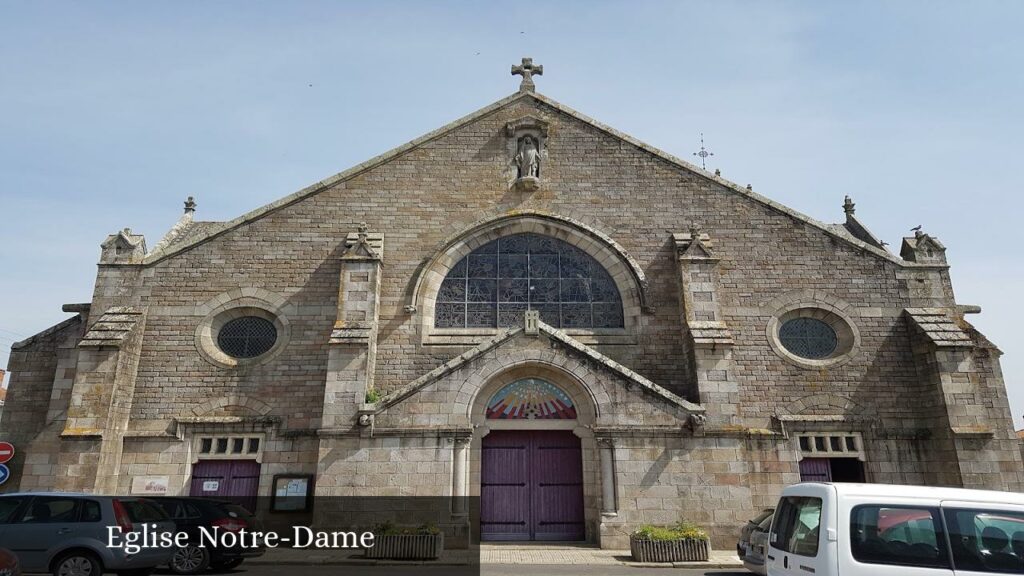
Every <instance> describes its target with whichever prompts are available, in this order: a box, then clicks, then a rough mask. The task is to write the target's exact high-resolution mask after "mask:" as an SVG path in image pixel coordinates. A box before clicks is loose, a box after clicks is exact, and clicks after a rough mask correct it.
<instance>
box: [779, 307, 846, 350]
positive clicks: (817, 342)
mask: <svg viewBox="0 0 1024 576" xmlns="http://www.w3.org/2000/svg"><path fill="white" fill-rule="evenodd" d="M779 341H780V342H782V345H783V346H785V347H786V350H789V351H790V352H791V353H793V354H795V355H797V356H799V357H801V358H807V359H809V360H822V359H825V358H829V357H831V356H832V354H833V353H834V352H835V351H836V348H837V347H838V346H839V335H838V334H836V331H835V329H833V328H832V327H831V326H829V325H828V324H826V323H825V322H822V321H821V320H818V319H817V318H806V317H803V318H793V319H791V320H787V321H786V322H784V323H783V324H782V326H781V327H780V328H779Z"/></svg>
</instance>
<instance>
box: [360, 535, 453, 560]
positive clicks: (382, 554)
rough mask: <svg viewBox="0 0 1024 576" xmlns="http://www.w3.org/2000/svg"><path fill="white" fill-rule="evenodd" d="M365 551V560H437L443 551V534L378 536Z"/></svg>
mask: <svg viewBox="0 0 1024 576" xmlns="http://www.w3.org/2000/svg"><path fill="white" fill-rule="evenodd" d="M373 541H374V545H373V546H372V547H371V548H367V549H366V557H367V558H376V559H380V560H437V559H438V558H439V557H440V556H441V551H442V550H444V534H394V535H389V536H380V535H378V536H377V537H376V538H374V540H373Z"/></svg>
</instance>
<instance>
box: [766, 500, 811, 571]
mask: <svg viewBox="0 0 1024 576" xmlns="http://www.w3.org/2000/svg"><path fill="white" fill-rule="evenodd" d="M821 505H822V503H821V498H812V497H809V496H788V497H786V498H783V499H782V502H780V505H779V510H778V512H777V513H776V514H775V520H774V522H773V523H772V536H771V537H772V541H771V544H772V546H774V547H775V548H777V549H779V550H782V551H783V552H789V553H791V554H796V555H798V556H807V557H814V556H817V555H818V540H819V539H820V537H821V534H820V530H819V528H820V526H821Z"/></svg>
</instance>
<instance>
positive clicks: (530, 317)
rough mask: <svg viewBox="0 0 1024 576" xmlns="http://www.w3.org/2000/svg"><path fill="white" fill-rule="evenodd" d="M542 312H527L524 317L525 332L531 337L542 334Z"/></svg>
mask: <svg viewBox="0 0 1024 576" xmlns="http://www.w3.org/2000/svg"><path fill="white" fill-rule="evenodd" d="M538 322H540V311H539V310H527V311H526V313H525V314H524V315H523V324H524V331H525V332H526V333H527V334H530V335H536V334H539V333H540V326H539V325H538Z"/></svg>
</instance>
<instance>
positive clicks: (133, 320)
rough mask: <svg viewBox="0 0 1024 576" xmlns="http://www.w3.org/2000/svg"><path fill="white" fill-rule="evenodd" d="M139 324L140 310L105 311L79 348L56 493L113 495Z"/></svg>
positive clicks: (135, 367) (129, 402)
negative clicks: (71, 492)
mask: <svg viewBox="0 0 1024 576" xmlns="http://www.w3.org/2000/svg"><path fill="white" fill-rule="evenodd" d="M144 325H145V315H144V313H143V312H142V311H141V310H139V309H137V308H132V307H115V308H110V309H109V310H107V311H105V312H104V313H103V314H102V315H101V316H100V317H99V319H97V320H96V321H95V322H94V323H93V324H92V326H90V327H89V329H88V330H87V331H86V333H85V334H84V335H83V336H82V340H81V341H80V342H79V343H78V360H77V364H76V372H75V380H74V384H73V385H72V388H71V400H70V403H69V405H68V409H67V420H66V421H65V424H64V430H63V431H62V432H61V441H62V442H61V444H62V448H61V452H62V453H61V455H60V457H59V458H58V465H57V471H56V480H55V483H54V487H55V488H56V489H57V490H59V491H62V492H64V491H75V492H78V491H85V492H97V493H100V494H113V493H114V492H115V491H116V490H117V479H118V476H119V475H120V472H121V453H122V443H123V439H124V431H125V430H127V429H128V420H129V418H130V416H131V409H132V402H133V398H134V395H135V376H136V372H137V370H138V366H139V354H140V350H141V348H142V335H143V332H144V330H145V326H144Z"/></svg>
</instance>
